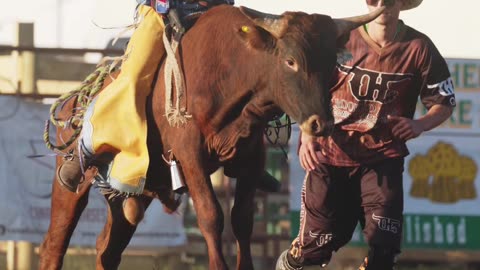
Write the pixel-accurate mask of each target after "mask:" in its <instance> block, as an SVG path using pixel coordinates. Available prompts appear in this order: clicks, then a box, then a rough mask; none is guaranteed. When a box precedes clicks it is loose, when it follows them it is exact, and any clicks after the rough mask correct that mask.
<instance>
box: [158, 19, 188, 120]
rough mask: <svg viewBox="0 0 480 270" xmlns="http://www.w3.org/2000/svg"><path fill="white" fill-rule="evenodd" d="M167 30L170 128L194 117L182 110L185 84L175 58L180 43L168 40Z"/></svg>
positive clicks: (167, 115) (166, 103) (167, 95)
mask: <svg viewBox="0 0 480 270" xmlns="http://www.w3.org/2000/svg"><path fill="white" fill-rule="evenodd" d="M167 32H170V31H167V29H165V31H164V32H163V44H164V46H165V51H166V53H167V58H166V62H165V116H166V117H167V120H168V123H169V124H170V126H173V127H177V126H180V125H183V124H185V123H187V120H188V119H190V118H191V117H192V116H191V115H190V114H188V113H187V111H186V108H180V101H181V99H182V97H183V95H184V93H185V82H184V80H183V76H182V73H181V71H180V67H179V65H178V62H177V58H176V57H175V52H176V51H177V48H178V41H177V39H175V38H172V41H170V40H169V39H168V36H167ZM172 75H173V78H174V79H175V87H176V89H175V90H176V94H177V96H176V101H175V107H173V97H172V91H173V86H172Z"/></svg>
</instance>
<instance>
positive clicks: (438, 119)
mask: <svg viewBox="0 0 480 270" xmlns="http://www.w3.org/2000/svg"><path fill="white" fill-rule="evenodd" d="M452 112H453V107H449V106H445V105H440V104H437V105H433V106H432V107H431V108H430V110H428V112H427V113H426V114H425V115H423V116H422V117H420V118H418V119H415V120H413V119H409V118H405V117H399V116H390V115H389V116H388V120H389V121H390V122H392V123H394V126H393V128H392V134H393V136H395V137H396V138H398V139H401V140H405V141H408V140H411V139H413V138H417V137H418V136H420V134H422V133H423V132H424V131H428V130H431V129H433V128H435V127H437V126H439V125H440V124H442V123H443V122H444V121H445V120H447V119H448V118H449V117H450V116H451V115H452Z"/></svg>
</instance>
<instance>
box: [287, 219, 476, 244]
mask: <svg viewBox="0 0 480 270" xmlns="http://www.w3.org/2000/svg"><path fill="white" fill-rule="evenodd" d="M291 218H292V219H291V225H292V237H296V236H297V233H298V228H299V221H300V212H299V211H292V212H291ZM350 244H351V245H355V246H363V245H366V241H365V239H364V236H363V233H362V230H361V228H360V226H357V228H356V230H355V233H354V234H353V237H352V240H351V241H350ZM403 248H404V249H409V248H411V249H420V248H428V249H442V250H458V249H464V250H480V216H445V215H413V214H406V215H405V217H404V224H403Z"/></svg>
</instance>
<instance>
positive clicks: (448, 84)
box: [427, 77, 455, 97]
mask: <svg viewBox="0 0 480 270" xmlns="http://www.w3.org/2000/svg"><path fill="white" fill-rule="evenodd" d="M427 87H428V89H435V88H438V93H440V95H442V96H444V97H448V96H451V95H453V94H454V93H455V90H454V89H455V87H454V86H453V80H452V78H451V77H449V78H448V79H446V80H445V81H442V82H439V83H436V84H429V85H427Z"/></svg>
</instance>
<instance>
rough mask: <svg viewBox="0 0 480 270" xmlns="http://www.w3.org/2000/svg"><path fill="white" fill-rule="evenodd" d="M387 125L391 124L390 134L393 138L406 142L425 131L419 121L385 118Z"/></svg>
mask: <svg viewBox="0 0 480 270" xmlns="http://www.w3.org/2000/svg"><path fill="white" fill-rule="evenodd" d="M387 118H388V121H389V123H391V124H393V128H392V134H393V136H394V137H395V138H397V139H400V140H404V141H408V140H410V139H413V138H417V137H418V136H420V134H422V132H423V131H424V130H425V129H424V127H423V125H422V124H421V122H420V121H417V120H413V119H410V118H406V117H400V116H392V115H389V116H387Z"/></svg>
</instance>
